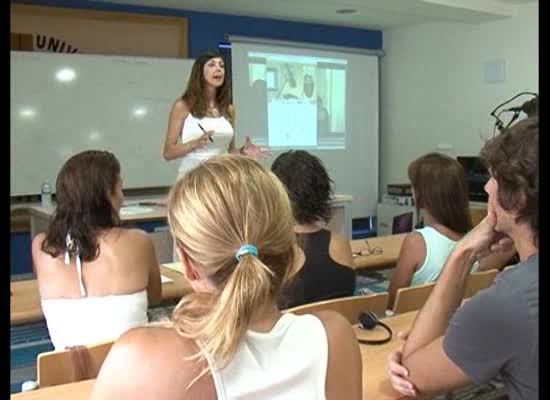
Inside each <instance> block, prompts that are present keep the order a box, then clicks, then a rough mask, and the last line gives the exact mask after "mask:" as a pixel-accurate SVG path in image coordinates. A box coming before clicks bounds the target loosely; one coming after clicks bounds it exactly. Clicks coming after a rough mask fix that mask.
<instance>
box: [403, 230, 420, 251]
mask: <svg viewBox="0 0 550 400" xmlns="http://www.w3.org/2000/svg"><path fill="white" fill-rule="evenodd" d="M401 250H402V251H404V250H406V251H407V252H409V251H415V250H416V251H421V250H423V251H424V252H426V242H425V241H424V237H423V236H422V235H421V234H420V233H418V232H411V233H407V235H406V236H405V239H403V244H402V245H401Z"/></svg>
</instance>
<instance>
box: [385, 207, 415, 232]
mask: <svg viewBox="0 0 550 400" xmlns="http://www.w3.org/2000/svg"><path fill="white" fill-rule="evenodd" d="M413 216H414V214H413V212H412V211H411V212H408V213H405V214H400V215H396V216H395V217H393V223H392V229H391V233H392V235H395V234H397V233H406V232H412V229H413Z"/></svg>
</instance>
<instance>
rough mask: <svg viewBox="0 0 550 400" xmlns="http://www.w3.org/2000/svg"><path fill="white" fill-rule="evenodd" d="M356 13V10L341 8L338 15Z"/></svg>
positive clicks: (337, 12) (337, 11)
mask: <svg viewBox="0 0 550 400" xmlns="http://www.w3.org/2000/svg"><path fill="white" fill-rule="evenodd" d="M356 12H357V10H356V9H355V8H339V9H338V10H336V14H355V13H356Z"/></svg>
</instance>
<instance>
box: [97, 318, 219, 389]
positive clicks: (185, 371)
mask: <svg viewBox="0 0 550 400" xmlns="http://www.w3.org/2000/svg"><path fill="white" fill-rule="evenodd" d="M197 351H198V348H197V346H196V345H195V344H194V343H193V342H192V341H191V340H188V339H184V338H182V337H181V336H180V335H179V334H178V333H177V332H176V331H175V330H174V329H173V328H171V327H159V326H155V327H141V328H134V329H131V330H129V331H128V332H126V333H125V334H123V335H122V336H121V337H120V338H119V339H118V340H117V341H116V342H115V344H114V345H113V347H112V348H111V351H110V352H109V355H108V357H107V359H106V360H105V362H104V364H103V366H102V368H101V371H100V373H99V376H98V379H97V382H96V385H95V388H94V394H93V396H92V399H94V400H95V399H115V398H139V399H142V398H143V399H146V398H164V399H176V398H182V397H181V393H183V392H185V390H186V388H187V386H188V385H189V383H191V382H192V381H193V379H194V378H195V377H196V376H198V374H199V373H200V371H201V370H202V369H203V368H204V367H205V365H206V364H204V363H201V362H200V361H197V360H189V357H190V356H192V355H194V354H196V353H197ZM145 360H146V362H144V361H145ZM203 380H204V379H202V378H201V379H200V380H199V381H197V384H196V385H193V386H192V388H193V389H192V391H196V390H198V391H199V392H201V393H202V394H203V395H205V394H208V393H209V392H211V391H212V390H213V389H212V388H213V384H212V385H211V386H212V387H211V388H210V387H209V386H208V383H211V382H206V383H207V385H205V382H201V381H203ZM214 393H215V389H214ZM191 397H192V396H191ZM203 398H205V399H208V398H211V397H208V396H205V397H203Z"/></svg>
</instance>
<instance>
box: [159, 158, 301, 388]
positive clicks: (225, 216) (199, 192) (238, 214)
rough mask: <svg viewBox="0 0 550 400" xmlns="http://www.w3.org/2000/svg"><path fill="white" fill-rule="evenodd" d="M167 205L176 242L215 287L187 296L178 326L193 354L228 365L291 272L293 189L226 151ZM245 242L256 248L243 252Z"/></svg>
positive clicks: (193, 174)
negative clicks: (191, 344)
mask: <svg viewBox="0 0 550 400" xmlns="http://www.w3.org/2000/svg"><path fill="white" fill-rule="evenodd" d="M168 207H169V210H168V220H169V224H170V227H171V230H172V233H173V235H174V237H175V239H176V240H177V242H178V246H180V247H181V249H182V250H183V251H184V252H185V253H186V254H187V256H188V257H189V259H190V260H191V263H192V264H193V267H194V268H196V269H198V270H200V271H201V273H202V274H203V276H206V277H207V278H206V279H208V280H209V281H210V283H211V284H212V286H213V287H214V288H216V290H213V291H211V292H200V293H199V292H197V293H193V294H191V295H189V296H186V297H185V298H183V299H182V300H181V301H180V303H179V304H178V306H177V307H176V309H175V310H174V312H173V316H172V321H173V324H174V327H175V329H176V330H177V332H178V333H179V334H180V335H181V336H183V337H186V338H189V339H192V340H194V341H196V342H197V343H198V344H199V347H200V348H201V352H200V353H198V354H196V355H194V357H193V358H198V357H206V356H208V357H209V358H210V360H211V361H212V362H213V363H214V366H215V367H216V368H223V367H224V366H226V365H227V364H228V363H229V362H230V361H231V359H232V358H233V356H234V355H235V352H236V351H237V348H238V346H239V344H240V343H241V341H242V340H243V337H244V335H245V333H246V330H247V329H248V327H249V325H250V322H251V321H252V319H253V318H254V317H255V316H256V315H257V312H258V311H259V310H262V309H264V307H265V306H269V305H270V304H274V303H275V296H276V295H277V293H278V291H279V289H280V288H281V286H282V285H283V284H284V282H285V281H286V280H287V279H288V277H289V276H290V275H291V274H292V268H293V266H294V265H295V260H296V257H297V244H296V236H295V234H294V231H293V219H292V212H291V207H290V202H289V199H288V195H287V194H286V191H285V189H284V187H283V186H282V184H281V183H280V181H279V180H278V179H277V178H276V177H275V175H273V174H272V173H271V172H270V171H267V170H266V169H265V168H263V167H262V166H261V165H260V164H259V163H258V162H256V161H254V160H252V159H249V158H247V157H241V156H236V155H227V156H220V157H214V158H212V159H210V160H208V161H207V162H205V163H203V164H201V165H200V166H199V167H197V168H195V169H194V170H192V171H190V172H188V173H187V174H186V175H185V176H184V177H183V178H182V179H181V180H179V181H178V182H177V183H176V184H175V186H174V187H173V188H172V190H171V192H170V196H169V205H168ZM191 221H192V222H191ZM243 244H244V245H245V246H243ZM247 244H250V245H253V246H251V247H254V248H255V249H257V252H254V251H253V252H252V253H250V252H248V253H246V252H245V254H240V252H239V250H241V249H242V248H244V247H246V246H247ZM254 253H256V254H257V255H255V254H254ZM236 255H239V257H236ZM207 371H208V370H204V371H202V373H201V374H200V375H199V376H198V377H197V378H195V380H194V381H193V382H196V380H197V379H199V378H200V377H201V376H202V375H204V374H205V373H206V372H207Z"/></svg>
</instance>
